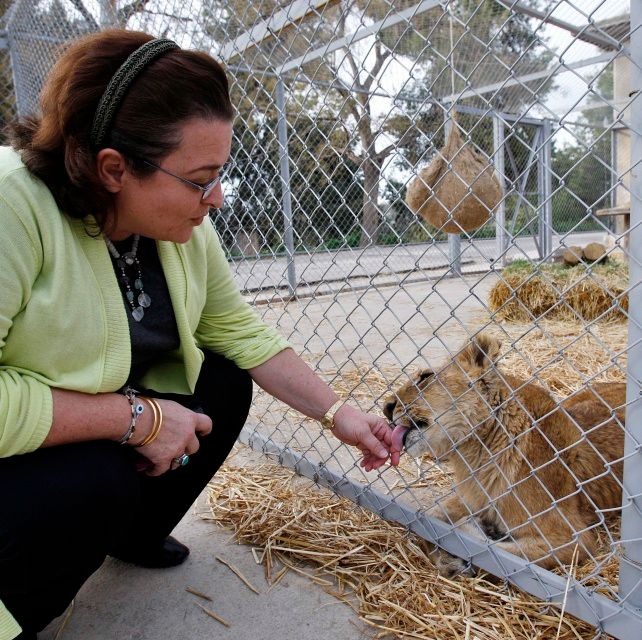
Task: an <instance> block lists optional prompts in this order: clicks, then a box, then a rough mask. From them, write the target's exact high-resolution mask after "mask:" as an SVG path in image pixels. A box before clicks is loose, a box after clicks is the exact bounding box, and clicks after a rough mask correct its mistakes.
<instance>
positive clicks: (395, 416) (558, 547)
mask: <svg viewBox="0 0 642 640" xmlns="http://www.w3.org/2000/svg"><path fill="white" fill-rule="evenodd" d="M500 346H501V345H500V342H499V341H498V340H496V339H494V338H492V337H490V336H488V335H483V334H482V335H479V336H477V337H476V338H475V339H474V340H473V341H471V342H470V343H468V344H466V345H465V346H464V348H463V349H462V350H461V351H460V352H459V353H458V354H457V356H455V358H454V359H453V360H452V361H451V362H449V363H448V364H446V365H445V366H444V367H443V368H441V369H440V370H439V371H437V372H432V371H429V370H423V371H421V372H419V373H418V374H417V375H416V376H415V377H414V379H413V380H411V381H410V382H408V383H406V384H404V385H403V386H402V387H400V388H399V389H397V391H396V392H395V393H394V394H393V396H392V397H390V398H388V399H387V401H386V405H385V408H384V413H385V415H386V416H387V417H388V419H389V420H390V421H391V422H392V423H393V424H394V425H395V429H394V431H393V440H395V441H396V442H397V443H398V444H399V445H401V442H402V440H403V443H404V446H405V449H406V451H407V452H408V453H409V454H410V455H412V456H414V457H419V456H421V455H424V454H428V455H430V456H432V457H433V458H435V459H437V460H440V461H442V460H448V461H449V462H450V463H451V465H452V468H453V471H454V474H455V478H456V486H455V487H454V492H453V494H452V495H450V496H449V497H447V498H446V499H445V500H444V501H442V502H440V504H439V505H436V506H435V509H434V510H433V512H432V513H433V514H434V515H436V517H440V518H442V519H443V518H444V516H445V517H446V518H447V519H449V520H450V522H452V523H455V524H456V525H457V526H458V527H460V528H461V529H462V530H465V531H467V532H469V533H473V534H474V535H479V533H480V530H481V532H483V534H485V535H486V536H488V537H489V538H492V539H495V540H499V542H497V544H498V546H499V547H501V548H503V549H506V550H508V551H510V552H512V553H514V554H516V555H519V556H522V557H524V556H525V557H526V558H528V559H529V560H532V561H533V562H536V563H537V564H539V565H540V566H542V567H545V568H552V567H554V566H556V564H558V563H564V564H568V563H570V562H571V558H572V555H573V549H574V546H575V543H576V542H577V543H578V553H579V560H582V559H584V558H586V557H587V555H589V554H591V555H592V554H593V553H594V552H595V547H596V533H595V530H594V528H589V527H590V526H591V525H592V524H594V523H596V522H597V521H598V519H599V518H600V515H599V511H600V510H603V509H618V508H619V507H620V506H621V484H620V481H621V478H622V464H621V459H622V455H623V447H624V436H623V434H624V431H623V426H624V408H623V407H624V403H625V385H624V384H620V383H603V384H595V385H594V386H592V387H587V388H585V389H583V390H582V391H579V392H577V393H575V394H573V395H572V396H570V397H569V398H567V399H565V400H564V401H563V402H562V403H561V404H560V405H559V406H558V403H557V402H556V401H555V400H554V399H553V397H552V396H551V395H550V394H549V393H548V392H547V391H546V390H545V389H544V388H542V387H541V386H539V385H537V384H532V383H528V382H526V381H524V380H520V379H518V378H515V377H513V376H510V375H507V374H503V373H502V372H501V370H500V369H498V368H496V366H495V365H494V361H495V360H496V358H497V357H498V355H499V350H500ZM437 564H438V568H439V569H440V571H441V572H442V573H447V574H449V575H453V574H454V573H459V572H461V571H462V570H463V568H464V566H465V565H464V564H463V562H462V561H460V560H458V559H454V558H453V557H452V556H450V555H448V554H445V553H440V554H439V555H438V558H437Z"/></svg>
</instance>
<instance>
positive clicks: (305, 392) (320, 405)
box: [249, 349, 399, 471]
mask: <svg viewBox="0 0 642 640" xmlns="http://www.w3.org/2000/svg"><path fill="white" fill-rule="evenodd" d="M249 373H250V375H251V376H252V378H253V379H254V381H255V382H256V383H257V384H258V385H259V386H260V387H261V388H262V389H265V391H267V392H268V393H269V394H270V395H272V396H274V397H275V398H278V399H279V400H282V401H283V402H285V403H286V404H288V405H290V406H291V407H292V408H293V409H296V410H297V411H300V412H301V413H303V414H305V415H306V416H308V417H310V418H314V419H315V420H320V419H321V418H322V417H323V416H324V415H325V414H326V412H327V411H328V409H329V408H330V407H331V406H332V405H333V404H334V403H335V402H336V401H337V400H338V399H339V396H337V394H336V393H335V392H334V391H333V390H332V389H331V388H330V387H329V386H328V385H327V384H326V383H325V382H323V380H321V378H319V377H318V376H317V375H316V374H315V373H314V371H312V369H310V367H308V365H307V364H306V363H305V362H304V361H303V360H302V359H301V358H300V357H299V356H298V355H296V353H294V351H293V350H292V349H284V350H283V351H281V352H279V353H277V354H276V355H275V356H273V357H272V358H270V359H269V360H266V361H265V362H264V363H263V364H260V365H259V366H257V367H253V368H252V369H250V370H249ZM334 425H335V426H334V428H333V429H332V433H333V434H334V435H335V436H336V437H337V438H339V440H341V441H342V442H345V443H346V444H350V445H354V446H356V447H358V448H359V449H360V450H361V451H362V452H363V454H364V458H363V461H362V462H361V465H362V466H363V467H364V468H365V469H366V471H370V470H372V469H377V468H378V467H380V466H381V465H383V464H385V462H386V460H388V458H389V457H390V460H391V463H392V464H394V465H396V464H398V463H399V451H394V450H393V449H392V440H391V438H390V435H391V433H392V432H391V430H390V428H389V427H388V424H387V422H386V421H385V420H384V419H383V418H380V417H378V416H375V415H372V414H368V413H364V412H362V411H360V410H359V409H356V408H355V407H352V406H350V405H348V404H345V405H343V406H342V407H340V408H339V410H338V411H337V412H336V413H335V415H334Z"/></svg>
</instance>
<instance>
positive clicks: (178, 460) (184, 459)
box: [174, 453, 189, 467]
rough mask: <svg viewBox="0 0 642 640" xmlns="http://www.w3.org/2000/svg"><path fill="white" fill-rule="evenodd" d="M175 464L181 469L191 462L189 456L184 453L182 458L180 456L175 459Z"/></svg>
mask: <svg viewBox="0 0 642 640" xmlns="http://www.w3.org/2000/svg"><path fill="white" fill-rule="evenodd" d="M174 462H175V463H176V464H177V465H178V466H179V467H184V466H185V465H186V464H187V463H188V462H189V456H188V455H187V454H186V453H184V454H183V455H182V456H178V458H174Z"/></svg>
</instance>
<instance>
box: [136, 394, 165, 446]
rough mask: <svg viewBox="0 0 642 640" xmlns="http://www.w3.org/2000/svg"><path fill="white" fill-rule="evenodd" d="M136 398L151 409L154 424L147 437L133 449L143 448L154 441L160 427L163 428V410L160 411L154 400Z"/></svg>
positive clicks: (142, 397) (141, 397)
mask: <svg viewBox="0 0 642 640" xmlns="http://www.w3.org/2000/svg"><path fill="white" fill-rule="evenodd" d="M138 397H139V398H140V399H141V400H146V401H147V402H148V404H149V406H150V407H151V408H152V413H153V414H154V423H153V425H152V429H151V431H150V432H149V433H148V434H147V437H145V438H144V439H143V441H142V442H139V443H138V444H135V445H134V447H136V448H140V447H144V446H146V445H148V444H150V443H152V442H153V441H154V440H156V437H157V436H158V434H159V433H160V430H161V427H162V426H163V410H162V409H161V407H160V405H159V404H158V402H157V401H156V400H155V399H154V398H148V397H146V396H138Z"/></svg>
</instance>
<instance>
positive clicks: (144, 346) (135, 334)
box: [112, 236, 180, 385]
mask: <svg viewBox="0 0 642 640" xmlns="http://www.w3.org/2000/svg"><path fill="white" fill-rule="evenodd" d="M132 243H133V238H128V239H127V240H122V241H121V242H114V246H115V247H116V250H117V251H118V253H119V254H123V253H127V252H128V251H131V249H132ZM136 256H137V258H138V262H139V263H140V271H141V280H142V283H143V290H144V291H145V293H146V294H147V295H148V296H149V297H150V298H151V304H150V305H149V307H147V309H145V310H144V311H145V315H144V316H143V318H142V320H141V321H140V322H136V320H134V318H133V317H132V307H131V304H130V303H129V302H128V301H127V298H126V293H127V289H126V287H125V285H124V284H123V283H122V281H121V280H122V278H121V275H122V274H121V271H120V269H119V268H118V266H117V265H116V260H114V258H113V256H112V264H113V265H114V271H115V273H116V278H117V279H118V283H119V285H120V290H121V294H122V296H123V302H124V304H125V311H126V312H127V320H128V321H129V334H130V338H131V345H132V366H131V370H130V372H129V378H128V384H132V385H135V384H136V383H137V381H138V380H140V378H141V377H142V376H143V375H144V374H145V372H146V371H147V369H148V368H149V367H150V365H151V364H152V363H153V362H154V360H156V359H157V358H158V356H159V355H160V354H162V353H165V352H168V351H175V350H176V349H178V348H179V346H180V339H179V337H178V328H177V326H176V317H175V316H174V309H173V307H172V301H171V298H170V296H169V289H168V288H167V281H166V280H165V274H164V273H163V267H162V265H161V263H160V259H159V257H158V251H157V250H156V242H155V241H154V240H151V239H150V238H144V237H142V236H141V238H140V240H139V243H138V251H137V252H136ZM127 275H128V276H129V278H130V281H131V284H130V286H131V287H132V289H133V287H134V279H135V278H136V268H135V267H128V268H127Z"/></svg>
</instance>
